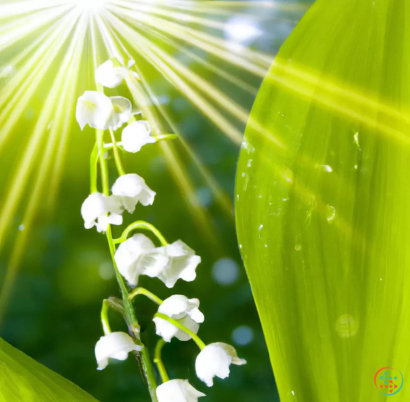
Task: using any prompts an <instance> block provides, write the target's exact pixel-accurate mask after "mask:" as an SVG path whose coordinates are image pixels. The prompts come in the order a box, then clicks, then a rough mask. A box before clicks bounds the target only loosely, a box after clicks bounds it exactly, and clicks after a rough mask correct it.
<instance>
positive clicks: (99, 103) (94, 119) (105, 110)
mask: <svg viewBox="0 0 410 402" xmlns="http://www.w3.org/2000/svg"><path fill="white" fill-rule="evenodd" d="M113 115H114V107H113V104H112V101H111V99H110V98H109V97H108V96H105V95H104V94H102V93H100V92H96V91H85V92H84V95H82V96H80V97H79V98H78V101H77V109H76V119H77V121H78V124H79V125H80V127H81V130H83V129H84V127H85V126H86V125H87V124H88V125H89V126H90V127H92V128H96V129H99V130H107V129H108V128H110V127H111V126H112V124H113V120H112V119H113Z"/></svg>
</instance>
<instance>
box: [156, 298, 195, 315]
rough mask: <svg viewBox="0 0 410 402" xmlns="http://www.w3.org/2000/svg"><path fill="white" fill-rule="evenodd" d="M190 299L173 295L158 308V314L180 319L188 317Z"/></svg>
mask: <svg viewBox="0 0 410 402" xmlns="http://www.w3.org/2000/svg"><path fill="white" fill-rule="evenodd" d="M187 310H188V298H187V297H185V296H183V295H173V296H171V297H168V299H165V300H164V301H163V302H162V304H161V305H160V306H159V308H158V313H161V314H165V315H167V316H168V317H171V318H175V319H179V318H183V317H185V316H186V315H187Z"/></svg>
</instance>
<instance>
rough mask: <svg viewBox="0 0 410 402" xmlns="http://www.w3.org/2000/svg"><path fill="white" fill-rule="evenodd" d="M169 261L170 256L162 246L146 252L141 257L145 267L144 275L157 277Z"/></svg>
mask: <svg viewBox="0 0 410 402" xmlns="http://www.w3.org/2000/svg"><path fill="white" fill-rule="evenodd" d="M168 261H169V258H168V256H167V255H166V253H165V251H164V250H163V249H161V248H156V249H154V250H150V251H147V252H145V253H144V255H143V256H142V259H141V265H142V266H143V267H144V270H143V272H142V273H143V275H147V276H149V277H151V278H156V277H157V276H158V275H159V274H160V273H161V272H162V271H163V270H164V268H165V267H166V266H167V264H168Z"/></svg>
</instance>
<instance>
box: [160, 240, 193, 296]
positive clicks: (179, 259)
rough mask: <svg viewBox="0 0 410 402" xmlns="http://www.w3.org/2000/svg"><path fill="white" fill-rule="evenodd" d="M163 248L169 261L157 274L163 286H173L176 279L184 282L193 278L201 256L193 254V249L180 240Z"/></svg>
mask: <svg viewBox="0 0 410 402" xmlns="http://www.w3.org/2000/svg"><path fill="white" fill-rule="evenodd" d="M165 249H166V254H167V256H168V257H169V262H168V264H167V266H166V267H165V268H164V269H163V270H162V271H161V272H160V273H159V275H158V278H159V279H161V281H162V282H164V283H165V286H166V287H168V288H172V287H174V285H175V283H176V281H177V280H178V279H182V280H184V281H186V282H192V281H193V280H195V278H196V267H197V266H198V265H199V263H200V262H201V257H199V256H198V255H195V251H194V250H192V249H191V248H190V247H188V246H187V245H186V244H185V243H184V242H183V241H181V240H177V241H176V242H174V243H172V244H168V245H167V246H165Z"/></svg>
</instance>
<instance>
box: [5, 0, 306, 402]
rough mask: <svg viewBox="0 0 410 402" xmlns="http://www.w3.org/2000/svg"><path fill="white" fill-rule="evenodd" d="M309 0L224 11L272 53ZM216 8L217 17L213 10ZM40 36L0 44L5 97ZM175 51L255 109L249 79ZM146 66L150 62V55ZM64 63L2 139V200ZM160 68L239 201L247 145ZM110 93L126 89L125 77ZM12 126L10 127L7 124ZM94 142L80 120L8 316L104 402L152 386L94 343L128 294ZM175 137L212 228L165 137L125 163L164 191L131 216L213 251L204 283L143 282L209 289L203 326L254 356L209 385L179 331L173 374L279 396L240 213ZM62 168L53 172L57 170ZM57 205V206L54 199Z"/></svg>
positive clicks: (10, 336)
mask: <svg viewBox="0 0 410 402" xmlns="http://www.w3.org/2000/svg"><path fill="white" fill-rule="evenodd" d="M2 3H3V2H2ZM7 3H13V2H7ZM296 3H299V4H301V2H291V1H284V2H282V3H280V4H283V5H286V4H296ZM4 4H6V2H4ZM272 4H274V3H272ZM278 4H279V3H278ZM304 4H305V5H306V6H307V5H308V4H309V2H306V3H304ZM305 9H306V8H305ZM305 9H304V8H303V7H302V8H300V9H299V10H298V11H286V9H281V8H275V7H272V8H271V9H266V8H264V9H258V7H256V6H255V5H253V6H252V5H250V6H249V7H241V9H240V10H239V11H238V10H232V15H229V14H227V15H221V17H220V21H222V22H225V23H227V24H228V23H229V21H230V20H231V19H232V18H238V16H239V17H240V18H242V20H245V21H246V20H248V21H250V22H251V23H252V24H253V26H254V27H256V28H257V30H258V32H259V33H258V34H257V35H254V37H252V39H251V40H248V41H247V42H246V43H244V44H245V45H247V46H249V47H250V48H252V49H254V50H258V51H261V52H263V53H266V54H268V55H272V57H273V55H274V54H275V53H276V52H277V50H278V48H279V47H280V45H281V44H282V43H283V41H284V40H285V39H286V37H287V36H288V35H289V33H290V32H291V30H292V28H293V27H294V25H295V24H296V23H297V21H298V20H299V19H300V18H301V16H302V15H303V12H304V11H305ZM228 10H230V9H229V8H228ZM213 18H217V17H215V15H214V17H213ZM0 23H3V21H0ZM0 28H1V26H0ZM196 28H197V29H198V27H196ZM245 29H246V27H245ZM201 30H203V31H204V32H208V33H210V34H212V35H214V36H215V35H216V33H215V32H214V31H213V30H212V29H211V28H204V27H202V28H201ZM36 34H37V35H38V34H39V32H36ZM220 34H221V35H222V36H224V35H225V38H226V35H228V39H231V40H232V41H233V42H235V40H236V39H235V35H233V37H232V35H231V36H229V32H227V31H222V33H220ZM32 40H33V38H31V37H30V36H27V37H26V38H25V39H22V40H19V41H17V42H16V43H15V44H13V46H9V47H8V48H7V49H5V50H2V51H0V56H1V58H0V70H1V69H3V70H2V71H3V74H2V75H0V96H1V90H2V88H5V87H6V85H7V82H8V80H10V79H12V76H13V74H14V73H15V71H12V70H10V72H9V73H7V74H6V73H5V70H4V69H5V68H8V67H7V66H8V65H9V63H8V61H9V60H12V59H13V57H15V56H16V55H18V54H19V52H22V51H23V50H24V49H25V48H26V47H27V46H29V45H30V43H31V41H32ZM238 40H239V39H238ZM240 40H243V39H240ZM189 50H190V51H191V52H193V53H194V54H196V55H197V56H199V57H201V58H202V59H205V60H206V61H208V62H209V63H211V64H212V65H214V66H217V67H219V68H221V69H223V70H224V71H226V72H228V73H229V74H232V75H234V76H235V77H237V78H238V79H239V80H242V81H243V82H246V83H247V84H249V85H250V86H252V87H254V88H258V87H259V85H260V83H261V78H260V77H255V76H252V75H250V74H249V73H246V72H244V71H243V70H241V69H240V68H234V67H232V66H231V65H228V64H226V63H224V62H223V61H221V60H220V59H217V58H216V57H214V56H212V55H210V54H208V53H206V52H205V51H203V50H200V49H198V48H195V47H192V48H189ZM85 51H86V52H85V53H84V60H83V61H84V65H86V63H88V62H89V59H90V49H85ZM226 51H227V52H229V51H230V50H229V49H226ZM59 57H60V56H59ZM61 57H63V53H62V54H61ZM173 57H174V58H175V59H177V60H179V61H181V63H183V64H184V65H185V66H188V67H189V68H190V70H192V71H194V72H196V73H198V74H199V75H200V76H201V77H202V78H204V79H206V80H207V81H208V82H210V83H211V84H213V85H214V86H215V87H217V88H219V89H220V90H221V91H223V92H224V93H225V94H226V95H228V96H229V97H230V98H232V99H234V100H235V102H237V103H238V104H239V105H241V106H242V107H243V108H245V109H246V110H247V111H250V109H251V106H252V103H253V100H254V97H255V93H250V92H246V91H243V90H241V89H238V88H237V87H236V86H235V85H233V84H232V83H229V82H227V81H226V80H225V79H224V78H222V77H218V76H217V75H216V74H214V73H212V72H211V71H209V70H204V69H203V67H202V66H201V65H199V64H198V63H197V62H196V61H195V60H193V59H192V58H189V57H187V56H186V54H183V53H178V52H175V53H173ZM137 63H139V64H140V65H141V68H144V61H143V60H140V61H139V60H137ZM145 68H146V69H148V70H149V66H145ZM57 71H58V62H57V63H56V65H54V66H53V68H52V69H51V70H50V74H49V75H47V79H46V80H44V82H42V83H41V85H40V86H39V90H37V91H36V92H35V95H34V96H32V97H31V99H30V101H29V102H28V104H27V106H26V107H24V109H22V110H21V111H20V116H19V121H18V124H17V126H16V128H15V129H14V131H13V135H12V137H11V138H10V139H9V140H8V144H7V148H2V149H1V153H0V157H1V170H0V205H3V204H4V202H5V198H6V197H7V194H8V193H7V191H6V190H7V189H9V188H10V187H12V186H13V178H14V177H15V176H14V171H13V167H14V166H15V165H16V164H17V163H18V162H19V161H20V160H21V158H22V150H23V147H25V146H26V144H27V143H28V141H29V139H30V136H31V134H32V130H33V125H34V124H35V122H36V121H37V120H38V118H39V116H40V113H41V112H42V106H43V104H44V100H45V98H46V96H47V93H48V89H49V86H50V83H51V82H52V80H51V78H52V77H53V73H56V72H57ZM149 77H150V82H149V84H150V86H151V88H153V90H154V92H155V93H156V95H157V99H158V100H159V101H160V102H161V104H162V105H163V106H164V108H165V109H166V110H167V112H168V113H169V114H170V115H171V116H172V119H173V121H174V122H175V124H176V126H177V127H178V129H179V130H180V132H181V134H182V136H183V137H184V139H185V140H186V141H187V143H188V145H189V146H190V148H191V150H192V151H193V152H194V154H195V155H196V157H197V158H198V159H199V160H200V162H201V163H202V164H203V166H205V167H206V168H207V169H208V170H209V172H210V173H211V174H212V176H213V178H214V179H215V180H216V181H217V183H218V184H219V185H220V186H221V187H222V188H223V190H224V191H226V192H227V194H228V195H229V197H230V199H231V200H232V203H233V199H234V176H235V168H236V162H237V157H238V153H239V147H238V145H237V144H234V143H232V141H231V140H229V139H228V138H227V137H225V136H224V135H222V134H221V132H220V130H219V129H217V128H215V126H214V125H213V124H212V123H211V122H210V121H209V120H208V119H207V118H206V117H204V116H202V115H201V113H200V112H198V110H197V109H196V108H195V107H193V106H192V104H191V102H190V101H189V99H186V98H185V97H183V96H182V95H181V94H180V93H179V92H178V91H177V90H176V89H175V88H173V86H172V85H171V84H170V83H169V82H167V80H165V79H164V77H163V76H162V75H161V74H159V73H156V72H154V71H152V72H150V73H149ZM90 87H91V88H90ZM86 89H92V81H91V80H90V79H89V74H88V73H87V74H84V76H82V77H81V78H80V81H79V88H78V95H80V94H82V92H83V91H84V90H86ZM111 92H112V93H113V94H115V93H118V94H121V95H125V96H126V94H124V91H123V88H121V87H120V88H118V90H114V91H111ZM0 112H1V109H0ZM73 117H74V116H73ZM232 124H235V125H236V126H237V128H238V130H240V131H241V132H243V131H244V124H243V123H236V122H232ZM1 130H2V127H0V133H1ZM93 141H94V133H93V131H92V130H90V129H88V128H87V129H85V131H84V132H81V131H80V130H79V128H78V126H77V125H76V124H73V128H72V129H71V130H70V133H69V140H68V142H67V146H66V155H65V161H64V170H63V174H62V177H61V183H60V185H59V190H58V194H57V197H56V198H55V199H52V200H51V199H49V197H50V196H49V195H48V194H47V192H44V195H43V197H42V199H41V203H40V206H39V208H38V209H37V211H36V214H35V217H34V221H33V223H32V227H31V228H30V232H29V234H28V239H27V240H28V241H27V244H26V245H25V247H24V250H23V253H22V256H23V257H22V260H21V263H20V264H19V268H18V273H17V276H16V278H15V281H14V284H13V287H12V290H11V296H10V299H9V301H8V303H7V307H6V309H5V311H4V314H3V316H2V320H1V322H0V336H1V337H3V338H4V339H5V340H6V341H8V342H9V343H11V344H12V345H13V346H15V347H17V348H18V349H20V350H22V351H24V352H25V353H27V354H28V355H29V356H31V357H33V358H34V359H36V360H37V361H39V362H41V363H43V364H44V365H46V366H47V367H49V368H51V369H52V370H54V371H56V372H58V373H59V374H61V375H63V376H64V377H66V378H68V379H70V380H71V381H73V382H74V383H76V384H78V385H79V386H80V387H82V388H83V389H84V390H86V391H88V392H89V393H90V394H92V395H93V396H95V397H96V398H97V399H98V400H100V401H102V402H105V401H110V402H111V401H112V402H114V401H122V402H127V401H135V400H138V401H148V400H149V397H148V394H147V392H146V388H145V386H144V384H143V382H142V380H141V377H140V374H139V370H138V366H137V364H136V362H135V360H134V359H133V358H129V359H128V360H127V361H126V362H116V361H112V362H111V364H110V365H109V366H108V368H107V369H105V370H104V371H102V372H99V371H97V370H96V362H95V357H94V345H95V343H96V341H97V340H98V339H99V337H100V336H101V335H102V329H101V326H100V321H99V314H100V309H101V302H102V300H103V299H104V298H107V297H109V296H118V295H119V290H118V286H117V283H116V281H115V279H114V278H113V270H112V265H111V262H110V256H109V253H108V248H107V244H106V239H105V237H104V236H103V235H101V234H98V233H97V232H96V231H95V230H94V229H93V230H85V229H84V228H83V221H82V218H81V215H80V207H81V204H82V202H83V200H84V199H85V198H86V196H87V195H88V192H89V154H90V152H91V149H92V146H93ZM173 145H174V146H175V148H176V151H177V153H178V155H179V158H180V160H181V163H182V164H183V166H184V168H185V171H186V175H187V177H189V179H190V180H191V181H192V184H193V186H194V188H195V195H196V197H197V199H198V200H199V202H200V204H201V206H202V207H203V209H204V210H205V211H206V214H207V221H208V223H209V227H210V229H211V236H209V234H207V233H206V231H205V230H203V229H202V228H201V227H200V226H199V225H198V222H197V221H196V220H195V219H194V218H193V215H192V213H191V211H190V210H189V208H187V200H186V197H187V195H186V194H184V193H182V192H181V191H180V188H179V187H178V186H177V185H176V183H175V180H174V178H173V176H172V175H171V173H170V170H169V165H167V161H166V160H165V158H164V156H163V154H162V153H161V150H160V148H159V147H158V146H157V145H153V146H146V147H144V148H143V149H142V151H141V152H139V153H138V154H136V155H130V154H128V155H124V156H125V167H126V170H127V171H128V172H136V173H138V174H139V175H141V176H142V177H144V178H145V180H146V182H147V184H148V185H149V187H151V188H152V189H153V190H154V191H156V192H157V197H156V200H155V203H154V205H153V206H150V207H145V208H144V207H141V206H138V207H137V210H136V212H135V213H134V215H133V216H132V218H134V220H135V219H144V220H147V221H149V222H151V223H153V224H155V225H156V226H157V227H158V228H159V229H160V230H161V231H162V233H163V234H164V235H165V237H166V238H167V239H168V240H169V241H174V240H177V239H182V240H184V241H185V242H186V243H188V244H189V245H190V246H191V247H192V248H193V249H194V250H196V252H197V254H198V255H200V256H201V257H202V264H201V265H200V266H199V268H198V270H197V272H198V277H197V280H196V281H195V282H192V283H186V282H182V281H179V282H178V283H177V285H176V286H175V288H174V289H166V288H165V286H164V285H163V284H162V283H161V282H159V281H158V280H153V279H150V278H146V277H143V278H142V279H141V285H142V286H144V287H147V288H148V289H150V290H151V291H153V292H154V293H156V294H157V295H158V296H159V297H161V298H166V297H168V296H170V295H171V294H175V293H177V294H184V295H186V296H189V297H197V298H199V299H200V301H201V310H202V311H203V312H204V314H205V317H206V320H205V323H204V324H203V325H202V326H201V328H200V332H199V335H200V336H201V337H202V339H204V340H205V342H213V341H221V342H227V343H231V344H233V345H234V346H235V347H236V349H237V351H238V354H239V356H240V357H243V358H245V359H246V360H247V361H248V364H247V365H246V366H244V367H233V368H232V371H231V373H232V374H231V376H230V378H229V379H227V380H225V381H222V380H216V382H215V386H214V387H213V388H209V389H207V387H206V386H205V385H204V384H202V383H201V382H200V381H199V380H198V379H197V378H196V376H195V371H194V362H195V357H196V355H197V352H198V351H197V348H196V346H195V344H193V343H192V342H188V343H181V342H177V341H176V340H174V341H173V342H172V343H171V345H170V346H166V347H165V348H164V352H163V357H164V362H165V365H166V367H167V369H168V371H169V374H170V377H171V378H183V379H185V378H187V379H189V380H190V382H191V383H192V384H193V385H194V386H195V387H196V388H197V389H199V390H201V391H203V392H205V393H206V394H207V398H206V400H210V401H214V402H222V401H227V400H235V401H238V402H239V401H253V402H258V401H261V402H262V401H272V402H273V401H277V400H278V397H277V391H276V387H275V381H274V377H273V374H272V370H271V366H270V363H269V357H268V352H267V349H266V345H265V341H264V338H263V333H262V330H261V326H260V322H259V319H258V315H257V311H256V308H255V304H254V301H253V299H252V294H251V289H250V286H249V283H248V280H247V277H246V273H245V270H244V268H243V264H242V262H241V259H240V255H239V250H238V246H237V240H236V234H235V226H234V217H233V215H232V214H227V213H226V212H225V211H223V210H222V209H221V208H220V206H219V205H218V204H217V202H216V200H215V197H214V194H213V193H212V191H211V189H210V188H209V187H208V186H207V185H206V183H205V181H204V180H203V178H202V176H201V175H200V173H199V171H198V169H197V167H196V166H195V164H194V163H193V161H192V159H191V158H190V157H189V155H188V154H187V153H186V151H185V150H184V148H183V147H182V145H181V144H180V143H179V142H178V141H174V143H173ZM43 146H45V144H44V145H43ZM39 160H41V158H40V159H39ZM36 163H38V161H37V162H36ZM110 167H111V169H112V170H111V178H112V179H115V171H114V163H113V161H112V160H110ZM30 174H31V176H30V178H29V183H32V182H33V181H34V178H35V175H36V174H37V173H36V172H35V171H34V170H33V172H30ZM52 175H53V172H52V173H51V176H50V177H52ZM112 182H113V180H112ZM30 191H34V189H33V188H31V187H30V186H28V189H27V190H25V193H24V195H23V197H22V201H21V205H19V207H18V208H17V209H16V212H15V213H14V214H13V216H12V217H11V222H12V223H11V224H10V225H9V227H8V230H7V236H6V237H5V238H4V241H3V244H2V252H1V254H0V280H1V281H3V280H4V278H5V275H6V272H7V270H8V269H10V256H11V252H12V250H13V245H14V244H15V242H16V240H18V238H19V236H21V234H22V233H23V232H24V230H26V227H25V226H24V222H23V221H22V220H23V215H24V211H25V209H26V208H27V201H28V199H29V194H30ZM188 202H189V200H188ZM53 205H54V208H52V207H51V206H53ZM125 216H126V222H125V223H131V222H132V220H131V216H130V215H129V214H126V215H125ZM120 231H121V229H118V228H115V229H114V233H115V234H116V235H117V236H118V235H119V233H120ZM3 291H4V289H3ZM135 305H136V308H137V314H138V317H139V320H140V322H141V325H142V330H143V335H142V337H143V340H144V342H145V343H146V344H147V345H148V347H150V348H153V347H154V345H155V342H156V336H155V328H154V325H153V323H152V321H151V318H152V315H153V314H154V313H155V306H154V305H153V304H152V303H150V302H149V301H147V300H145V299H144V298H141V299H138V300H137V301H136V303H135ZM111 317H112V318H111V320H112V327H113V328H114V329H116V330H124V329H125V328H124V324H123V323H122V321H121V320H120V319H119V317H116V316H115V313H114V314H112V316H111Z"/></svg>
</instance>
